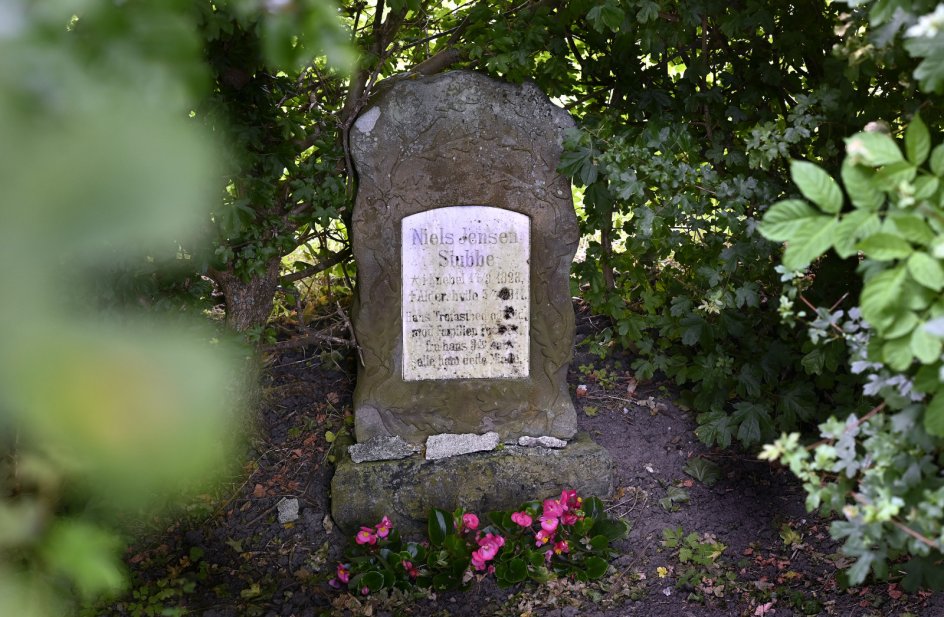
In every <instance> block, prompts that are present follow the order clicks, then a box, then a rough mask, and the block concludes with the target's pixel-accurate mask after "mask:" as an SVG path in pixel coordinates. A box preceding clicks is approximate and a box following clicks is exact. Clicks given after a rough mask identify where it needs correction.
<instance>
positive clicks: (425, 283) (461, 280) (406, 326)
mask: <svg viewBox="0 0 944 617" xmlns="http://www.w3.org/2000/svg"><path fill="white" fill-rule="evenodd" d="M402 242H403V246H402V255H401V257H402V265H403V269H402V273H403V286H402V292H403V295H402V298H403V306H402V316H403V379H404V381H419V380H423V379H496V378H498V379H521V378H524V377H527V376H528V366H529V359H530V358H529V352H530V348H529V343H530V331H529V328H528V323H529V318H530V314H531V304H530V300H529V291H530V267H529V258H530V254H531V220H530V219H529V218H528V217H527V216H526V215H524V214H519V213H517V212H511V211H509V210H502V209H500V208H493V207H490V206H449V207H445V208H437V209H435V210H427V211H425V212H420V213H418V214H414V215H412V216H408V217H405V218H404V219H403V223H402Z"/></svg>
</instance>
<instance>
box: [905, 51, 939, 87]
mask: <svg viewBox="0 0 944 617" xmlns="http://www.w3.org/2000/svg"><path fill="white" fill-rule="evenodd" d="M905 47H906V48H907V47H908V46H907V44H906V46H905ZM914 76H915V78H916V79H918V81H919V82H920V83H921V89H922V90H924V91H925V92H937V93H941V92H944V49H938V50H937V51H935V52H933V53H931V54H928V56H927V57H926V58H925V59H924V60H922V62H921V64H919V65H918V68H916V69H915V71H914Z"/></svg>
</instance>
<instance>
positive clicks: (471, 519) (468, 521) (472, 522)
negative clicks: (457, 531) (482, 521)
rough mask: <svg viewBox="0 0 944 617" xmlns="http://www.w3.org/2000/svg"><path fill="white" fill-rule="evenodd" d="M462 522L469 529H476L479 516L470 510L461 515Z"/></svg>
mask: <svg viewBox="0 0 944 617" xmlns="http://www.w3.org/2000/svg"><path fill="white" fill-rule="evenodd" d="M462 524H463V525H464V526H465V528H466V529H468V530H470V531H471V530H474V529H477V528H478V526H479V517H477V516H476V515H474V514H472V513H471V512H466V513H465V514H463V515H462Z"/></svg>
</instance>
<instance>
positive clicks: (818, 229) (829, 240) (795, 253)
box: [783, 215, 838, 270]
mask: <svg viewBox="0 0 944 617" xmlns="http://www.w3.org/2000/svg"><path fill="white" fill-rule="evenodd" d="M837 225H838V220H837V219H836V218H834V217H831V216H825V215H824V216H817V217H815V218H814V219H812V220H810V219H808V220H807V221H806V222H805V223H804V224H803V225H802V226H800V227H799V228H797V229H796V231H794V233H793V237H792V238H791V239H790V240H789V243H788V244H787V250H785V251H784V252H783V265H784V267H786V268H788V269H790V270H803V269H804V268H806V267H807V266H808V265H810V263H811V262H812V261H813V260H814V259H816V258H817V257H819V256H820V255H822V254H823V253H825V252H826V251H828V250H829V249H830V247H831V246H832V245H833V239H834V234H835V230H836V227H837Z"/></svg>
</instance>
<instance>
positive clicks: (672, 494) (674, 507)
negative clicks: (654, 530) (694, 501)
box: [659, 485, 689, 512]
mask: <svg viewBox="0 0 944 617" xmlns="http://www.w3.org/2000/svg"><path fill="white" fill-rule="evenodd" d="M688 499H689V495H688V491H686V490H685V489H684V488H682V487H681V486H675V485H672V486H670V487H669V488H668V489H667V490H666V492H665V497H663V498H662V499H660V500H659V505H660V506H662V509H663V510H665V511H666V512H678V510H679V508H680V507H681V504H683V503H688Z"/></svg>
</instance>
